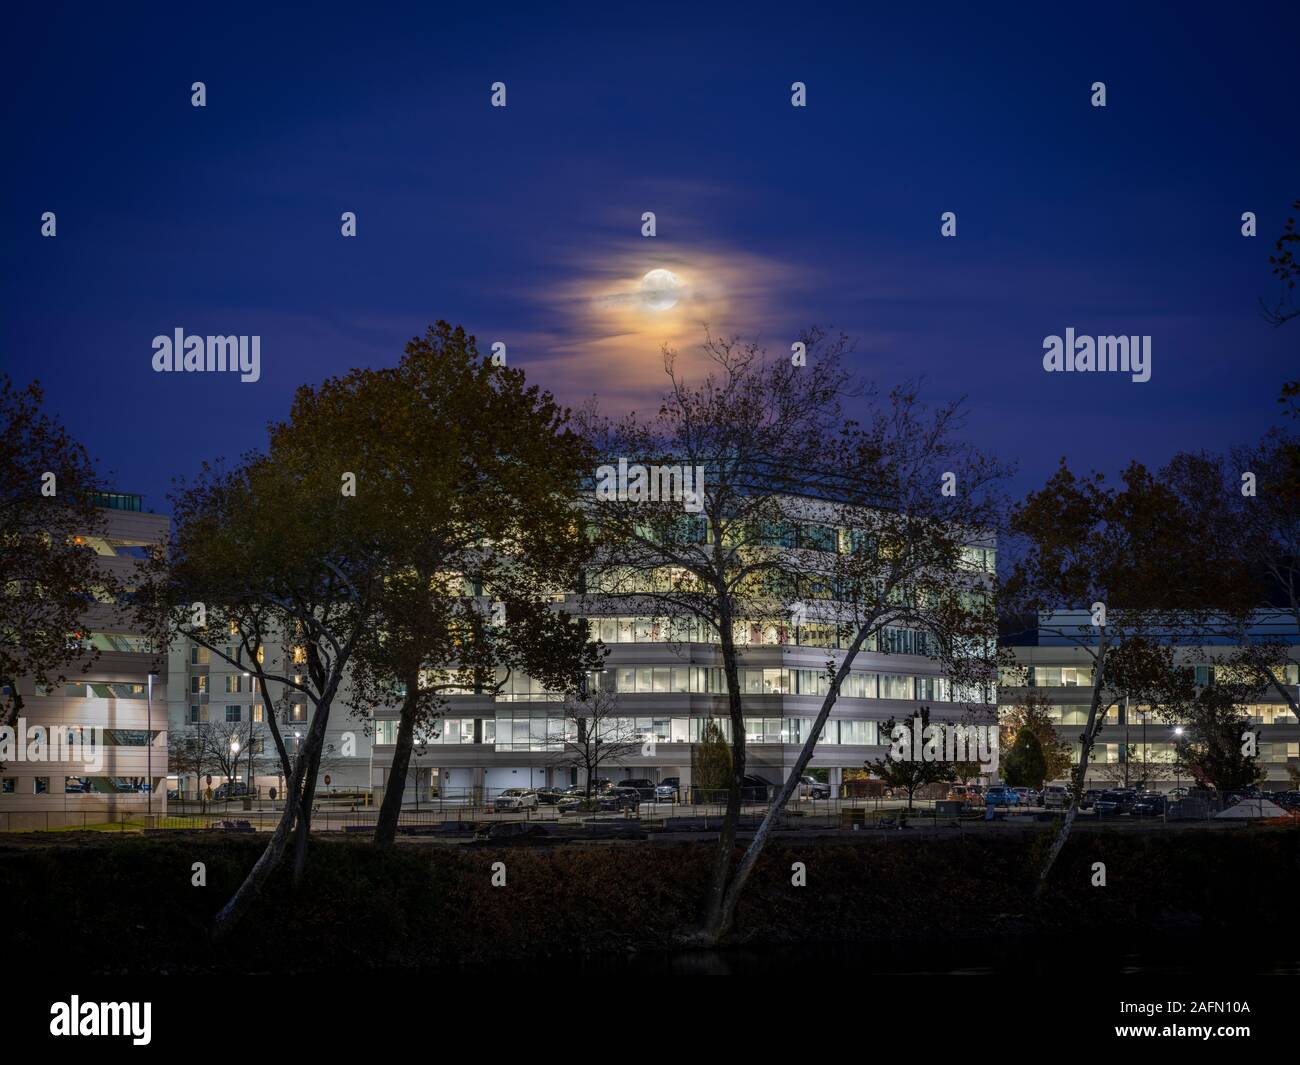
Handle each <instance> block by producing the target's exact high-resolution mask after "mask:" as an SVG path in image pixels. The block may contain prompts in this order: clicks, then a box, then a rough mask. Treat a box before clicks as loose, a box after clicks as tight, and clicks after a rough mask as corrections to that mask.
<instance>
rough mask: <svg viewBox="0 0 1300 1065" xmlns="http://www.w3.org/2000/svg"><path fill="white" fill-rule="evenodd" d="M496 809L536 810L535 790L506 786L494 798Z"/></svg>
mask: <svg viewBox="0 0 1300 1065" xmlns="http://www.w3.org/2000/svg"><path fill="white" fill-rule="evenodd" d="M494 805H495V806H496V808H497V809H498V810H536V809H537V805H538V801H537V792H535V791H532V790H531V789H529V788H507V789H506V790H505V791H503V792H502V793H501V794H500V795H498V796H497V798H496V803H495V804H494Z"/></svg>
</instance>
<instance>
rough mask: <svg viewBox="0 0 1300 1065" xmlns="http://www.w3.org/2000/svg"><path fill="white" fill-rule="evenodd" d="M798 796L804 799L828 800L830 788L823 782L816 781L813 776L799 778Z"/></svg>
mask: <svg viewBox="0 0 1300 1065" xmlns="http://www.w3.org/2000/svg"><path fill="white" fill-rule="evenodd" d="M799 794H800V795H802V796H803V797H804V798H806V799H829V798H830V797H831V786H830V785H829V784H827V783H826V781H824V780H818V779H817V778H816V777H813V776H801V777H800V778H799Z"/></svg>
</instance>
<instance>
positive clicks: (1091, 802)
mask: <svg viewBox="0 0 1300 1065" xmlns="http://www.w3.org/2000/svg"><path fill="white" fill-rule="evenodd" d="M1100 794H1101V792H1100V791H1099V790H1098V789H1097V788H1089V789H1088V790H1087V791H1085V792H1084V793H1083V798H1082V799H1080V800H1079V809H1080V810H1091V809H1092V808H1093V807H1094V806H1095V805H1096V804H1097V797H1098V796H1099V795H1100Z"/></svg>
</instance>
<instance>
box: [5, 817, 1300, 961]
mask: <svg viewBox="0 0 1300 1065" xmlns="http://www.w3.org/2000/svg"><path fill="white" fill-rule="evenodd" d="M1049 843H1050V840H1049V838H1048V836H1047V835H1046V834H1045V833H1043V834H1023V835H1022V834H1016V835H1014V836H1004V837H992V836H990V837H972V838H964V839H958V838H947V839H942V838H935V837H929V838H919V837H912V838H909V837H905V836H902V835H896V836H892V837H888V838H879V837H874V838H871V839H864V840H853V841H845V842H838V841H820V842H798V843H795V842H786V841H780V840H778V841H775V842H774V843H773V844H772V846H771V847H770V848H769V849H768V851H767V852H766V854H765V855H764V858H763V860H762V862H761V863H760V865H759V867H758V868H757V870H756V872H755V876H754V884H753V890H752V891H751V892H749V893H748V894H747V895H746V896H745V899H744V902H743V903H742V905H741V907H740V910H739V912H738V915H737V918H738V919H737V922H736V926H735V930H734V931H733V933H732V935H731V936H730V937H729V940H728V942H730V943H732V944H737V945H739V944H746V945H749V946H773V947H779V946H782V945H787V944H791V943H803V944H807V943H811V942H817V941H826V942H831V941H834V942H839V943H844V942H856V943H862V944H864V945H866V946H869V945H871V944H880V945H881V946H882V947H883V946H885V945H889V946H891V947H896V946H897V945H899V944H908V943H915V944H917V945H918V946H920V945H924V944H925V943H935V942H939V941H949V942H950V941H952V940H953V939H955V938H959V937H972V938H983V939H985V940H987V939H988V938H989V937H990V936H995V937H999V938H1000V937H1008V938H1009V939H1012V940H1014V939H1017V938H1019V939H1022V940H1024V941H1027V942H1031V941H1032V940H1033V939H1035V938H1037V937H1044V940H1046V939H1049V938H1050V939H1052V940H1059V939H1060V938H1061V937H1066V938H1069V937H1072V936H1081V937H1083V938H1082V940H1081V942H1085V943H1086V942H1088V941H1089V940H1090V939H1091V938H1092V937H1093V936H1102V935H1104V936H1105V937H1106V938H1108V939H1109V938H1113V937H1116V936H1123V935H1125V934H1129V933H1132V934H1146V933H1150V932H1152V931H1153V930H1154V931H1164V932H1167V933H1170V932H1171V933H1174V934H1177V935H1197V934H1202V933H1204V934H1206V935H1227V936H1233V935H1240V936H1244V937H1252V936H1255V935H1258V934H1259V930H1260V929H1261V928H1267V927H1270V926H1273V927H1276V922H1277V916H1278V914H1279V913H1280V912H1282V911H1280V910H1279V906H1281V907H1282V908H1283V909H1285V905H1286V900H1287V899H1290V898H1294V897H1295V891H1296V888H1297V886H1298V885H1300V830H1296V829H1290V828H1252V829H1250V830H1242V831H1236V832H1215V833H1198V832H1187V833H1168V834H1153V835H1146V834H1128V833H1080V834H1075V835H1073V836H1071V838H1070V840H1069V843H1068V845H1067V846H1066V848H1065V850H1064V852H1063V853H1062V855H1061V858H1060V860H1059V862H1058V863H1057V868H1056V870H1055V871H1054V873H1053V876H1052V880H1051V887H1050V889H1049V890H1048V892H1047V893H1046V895H1045V896H1044V897H1043V898H1042V899H1041V900H1039V901H1035V900H1034V886H1035V875H1034V870H1035V868H1036V865H1035V863H1036V861H1037V860H1040V859H1041V852H1042V849H1043V848H1045V847H1046V846H1048V845H1049ZM261 847H262V841H261V840H259V839H257V838H231V837H215V836H206V835H204V836H176V837H135V838H126V839H123V838H113V839H103V838H102V837H101V838H94V837H88V836H86V835H77V836H76V837H72V836H68V835H63V836H61V837H58V839H57V842H56V841H55V837H53V836H45V837H39V836H36V835H35V834H31V835H25V836H22V837H7V838H3V839H0V897H4V898H8V899H11V900H13V903H14V905H13V906H12V907H11V909H10V912H9V919H8V920H7V921H6V935H5V954H6V955H7V956H8V957H10V958H23V959H25V960H24V966H25V967H27V968H28V969H30V968H32V967H36V968H40V967H41V966H45V965H48V966H53V967H56V968H57V969H58V970H59V971H62V972H77V973H81V974H83V975H86V974H96V973H124V972H136V973H146V972H149V973H154V972H171V973H200V972H202V973H220V972H229V973H235V972H251V973H262V972H310V971H323V970H332V971H339V970H355V969H362V968H380V969H388V970H391V969H394V968H404V967H411V968H415V967H429V966H448V965H456V964H473V963H482V962H501V961H507V960H523V959H531V960H540V959H546V958H559V957H562V956H565V955H574V954H586V955H593V954H601V953H611V952H613V953H618V954H625V953H627V952H629V951H657V950H674V949H677V948H678V946H679V943H680V937H681V936H682V935H683V933H686V932H688V931H689V930H690V929H691V928H692V927H694V926H695V925H696V923H697V922H698V921H699V918H700V914H699V905H700V899H701V898H702V897H703V887H704V885H705V883H706V880H707V877H708V874H709V861H710V858H711V855H712V847H711V845H710V844H708V843H699V842H695V843H680V844H670V845H662V846H658V845H647V844H644V843H642V844H632V845H618V844H615V845H605V846H590V845H587V846H560V847H548V848H528V849H523V848H502V849H500V850H494V849H482V850H478V849H461V848H451V847H429V846H409V847H407V846H401V847H397V848H388V849H383V848H376V847H374V846H372V845H371V844H369V843H367V842H358V841H353V840H344V839H338V840H334V839H316V840H313V842H312V845H311V853H310V860H309V863H308V866H307V876H306V878H305V879H304V881H303V883H302V885H301V886H300V887H299V888H298V889H297V890H296V891H295V890H294V889H293V888H292V886H291V882H290V878H289V876H288V875H287V874H283V875H282V874H277V875H276V876H275V877H273V878H272V879H271V881H270V882H269V884H268V888H267V890H266V892H265V893H264V894H263V895H262V896H261V897H260V898H259V900H258V902H257V904H256V905H255V906H253V907H252V908H251V909H250V911H249V914H248V919H247V920H246V921H245V922H244V923H243V924H242V925H241V926H240V927H239V929H238V931H237V933H236V934H235V935H233V936H231V937H230V938H229V939H227V940H225V941H223V942H221V943H220V944H219V945H212V944H211V943H210V942H209V939H208V929H209V928H210V925H211V919H212V915H213V913H214V912H215V911H216V910H217V909H218V908H219V907H220V906H221V904H222V903H223V902H224V901H225V899H226V898H228V897H229V895H230V893H231V892H232V891H233V890H234V888H235V887H237V886H238V884H239V883H240V882H241V881H242V880H243V878H244V876H245V874H246V873H247V871H248V868H249V867H250V866H251V864H252V863H253V862H254V861H255V860H256V859H257V855H258V854H259V852H260V850H261ZM195 862H202V863H205V865H206V872H207V886H206V887H194V886H191V878H192V877H193V876H194V873H193V872H192V867H193V864H194V863H195ZM496 862H504V863H505V876H506V884H505V886H501V887H493V886H492V874H493V869H492V866H493V863H496ZM795 862H802V863H804V865H805V866H806V870H807V873H806V875H807V886H806V887H796V886H793V885H792V883H791V878H792V875H793V874H792V871H791V867H792V864H793V863H795ZM1095 862H1104V863H1105V865H1106V880H1107V883H1106V886H1104V887H1094V886H1092V881H1093V879H1094V876H1095V873H1094V870H1093V863H1095Z"/></svg>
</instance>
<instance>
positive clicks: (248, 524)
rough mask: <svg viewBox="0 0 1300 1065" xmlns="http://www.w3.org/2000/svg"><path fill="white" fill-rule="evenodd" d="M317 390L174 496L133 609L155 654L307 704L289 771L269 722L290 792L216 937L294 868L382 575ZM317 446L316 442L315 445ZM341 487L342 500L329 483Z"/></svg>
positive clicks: (375, 530) (374, 522)
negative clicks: (188, 652)
mask: <svg viewBox="0 0 1300 1065" xmlns="http://www.w3.org/2000/svg"><path fill="white" fill-rule="evenodd" d="M314 408H315V392H314V391H313V390H312V389H310V388H302V389H300V390H299V392H298V394H297V396H296V398H295V401H294V406H293V410H292V411H291V415H290V419H289V421H287V422H285V423H280V424H278V425H275V426H273V427H272V430H271V440H270V446H269V448H268V452H267V454H266V455H265V456H258V455H250V456H247V457H246V458H245V459H244V460H243V461H242V462H241V463H240V464H239V465H238V466H237V467H236V468H235V469H234V470H232V471H228V472H227V471H225V470H223V469H221V468H220V467H214V466H211V465H205V466H204V468H203V470H202V472H201V474H200V476H199V477H198V478H197V479H196V481H195V482H194V483H192V484H191V485H189V486H185V487H183V488H182V490H181V491H180V492H179V493H178V495H177V496H176V497H175V501H174V506H173V521H172V534H171V537H170V539H169V542H168V543H167V545H166V546H165V548H164V549H163V550H160V551H158V552H156V553H155V555H154V557H153V559H152V560H151V562H150V566H149V574H148V579H147V581H146V582H145V583H144V584H143V585H142V586H141V590H140V594H139V596H138V597H137V599H136V611H137V614H138V619H139V623H140V624H141V625H144V626H148V627H149V628H150V631H152V632H154V633H155V634H156V636H155V642H156V644H157V645H158V646H165V645H166V643H167V642H169V641H170V640H171V639H174V638H185V639H190V640H193V641H195V642H196V643H198V644H199V645H201V646H203V647H206V648H208V650H209V651H210V652H211V653H212V654H214V655H216V656H217V657H219V658H221V659H223V660H225V661H227V662H229V663H230V664H232V665H234V666H235V667H236V668H238V669H239V670H241V671H243V672H248V673H250V675H251V676H253V677H254V678H255V680H256V684H257V687H258V690H259V691H260V693H261V695H262V699H263V704H264V705H265V706H267V707H268V708H269V707H271V706H273V705H275V703H276V700H275V699H273V698H272V695H271V686H272V685H273V684H274V685H276V686H277V688H278V689H279V690H280V691H281V692H284V691H287V690H294V691H297V692H301V693H303V694H305V695H306V697H307V698H308V700H309V701H310V702H311V703H312V705H313V714H312V718H311V723H310V725H309V726H308V729H307V736H306V738H305V740H304V741H303V742H302V744H301V745H300V746H299V748H298V750H297V752H296V755H295V757H294V758H293V759H292V761H291V760H290V757H289V754H288V752H287V750H286V748H285V744H284V739H283V736H282V735H281V733H280V730H279V726H278V723H277V721H276V715H274V714H269V715H268V725H269V727H270V731H271V735H272V737H273V740H274V743H275V748H276V753H277V756H278V758H279V761H280V766H281V771H282V772H283V773H284V775H285V778H286V780H288V784H287V786H286V789H285V791H286V794H285V806H284V811H283V813H282V816H281V819H280V822H279V823H278V824H277V826H276V829H275V831H274V832H273V833H272V834H271V837H270V839H269V841H268V843H267V846H266V849H265V850H264V851H263V853H262V856H261V857H260V858H259V859H258V861H257V863H256V864H255V865H254V866H253V868H252V870H250V872H249V874H248V877H247V878H246V879H245V881H244V883H243V884H242V885H241V886H240V888H239V890H238V891H237V892H236V893H235V895H234V896H233V897H232V898H231V900H230V901H229V902H228V903H227V904H226V906H225V907H223V909H222V910H221V911H220V912H219V913H218V914H217V916H216V918H215V925H214V935H215V936H217V937H218V938H219V937H221V936H224V935H225V934H227V933H228V932H229V931H230V929H231V928H233V927H234V925H235V923H236V922H237V921H238V919H239V918H240V916H241V915H242V913H243V912H244V911H245V909H246V908H247V906H248V905H249V904H250V903H251V901H252V900H253V899H254V898H255V897H256V896H257V894H258V892H259V891H260V890H261V886H262V884H263V883H264V882H265V880H266V878H267V877H268V876H270V874H271V872H272V871H274V869H275V868H276V867H277V866H278V865H279V863H280V860H281V858H282V857H283V856H284V853H285V849H286V847H287V844H288V842H289V838H290V835H291V834H293V836H294V841H295V856H294V867H293V871H294V880H295V883H296V882H297V881H298V880H299V879H300V878H301V875H302V871H303V868H304V866H305V863H306V854H307V839H308V834H309V832H310V828H311V823H310V822H311V809H312V800H313V797H314V794H315V788H316V781H317V777H318V773H319V767H320V759H321V756H322V749H323V746H324V741H325V730H326V727H327V725H328V722H329V717H330V710H331V707H332V705H333V702H334V699H335V697H336V695H337V693H338V690H339V686H340V685H341V683H342V681H343V678H344V675H345V672H346V670H347V667H348V663H349V661H350V659H351V657H352V654H353V652H354V650H355V648H356V646H357V643H358V641H359V640H360V639H361V637H362V635H363V634H364V633H366V632H367V631H369V629H370V628H371V627H372V624H373V620H374V615H375V605H374V604H375V599H376V596H377V592H378V589H379V587H380V586H381V584H382V582H383V579H384V577H385V575H386V574H385V572H384V569H383V563H384V558H385V556H384V553H383V550H382V546H383V539H382V525H381V522H380V520H379V517H380V515H379V514H378V513H377V512H376V510H375V509H374V508H372V506H371V504H372V500H371V499H370V497H368V496H367V493H366V492H365V491H364V490H361V491H355V480H354V479H352V481H351V487H352V488H353V490H354V492H355V494H348V492H347V490H348V487H349V474H350V473H351V471H349V470H348V466H347V464H346V457H345V456H341V455H340V454H339V450H338V449H340V448H341V447H343V446H344V445H343V444H342V442H341V441H340V440H339V439H338V438H337V437H333V436H331V434H330V432H329V431H328V430H329V427H328V426H326V425H322V424H320V423H319V422H318V421H316V420H315V419H314V417H313V414H314ZM327 442H328V443H327ZM341 485H342V490H341V488H340V486H341Z"/></svg>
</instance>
